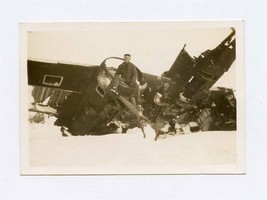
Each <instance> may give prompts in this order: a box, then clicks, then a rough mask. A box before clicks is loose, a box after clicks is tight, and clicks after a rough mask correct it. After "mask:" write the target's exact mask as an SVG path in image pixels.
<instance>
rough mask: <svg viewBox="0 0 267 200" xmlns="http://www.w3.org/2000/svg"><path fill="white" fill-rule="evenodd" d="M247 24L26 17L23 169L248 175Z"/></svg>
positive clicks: (22, 73) (22, 68) (66, 172)
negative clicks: (51, 20) (31, 19)
mask: <svg viewBox="0 0 267 200" xmlns="http://www.w3.org/2000/svg"><path fill="white" fill-rule="evenodd" d="M244 101H245V99H244V24H243V22H242V21H213V22H211V21H195V22H193V21H191V22H189V21H188V22H185V21H166V22H164V21H162V22H160V21H158V22H156V21H154V22H64V23H63V22H57V23H55V22H54V23H48V22H38V23H30V22H28V23H26V22H25V23H20V159H21V162H20V170H21V174H22V175H72V174H73V175H76V174H77V175H110V174H119V175H122V174H127V175H128V174H129V175H134V174H135V175H136V174H244V173H245V128H244V118H245V116H244V113H245V111H244V109H245V106H244V105H245V104H244Z"/></svg>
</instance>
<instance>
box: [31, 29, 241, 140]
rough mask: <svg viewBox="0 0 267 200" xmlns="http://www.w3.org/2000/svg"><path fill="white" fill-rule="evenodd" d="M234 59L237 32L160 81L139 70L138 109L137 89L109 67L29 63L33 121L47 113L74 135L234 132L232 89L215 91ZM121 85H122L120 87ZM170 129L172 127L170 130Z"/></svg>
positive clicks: (184, 55) (185, 59)
mask: <svg viewBox="0 0 267 200" xmlns="http://www.w3.org/2000/svg"><path fill="white" fill-rule="evenodd" d="M235 58H236V41H235V30H234V29H232V32H231V33H230V35H229V36H228V37H226V38H225V39H224V40H223V41H222V42H221V43H220V44H219V45H218V46H217V47H216V48H214V49H212V50H207V51H205V52H203V53H201V54H200V55H199V56H198V57H191V56H190V55H189V54H188V52H187V51H186V50H185V46H184V47H183V48H182V50H181V51H180V53H179V55H178V56H177V58H176V60H175V61H174V63H173V65H172V66H171V67H170V69H169V70H168V71H165V72H164V73H163V74H162V76H160V77H158V76H155V75H151V74H147V73H142V72H141V71H140V70H139V69H137V71H138V84H139V88H140V105H138V106H137V105H135V104H134V103H132V102H131V101H130V98H131V96H132V94H133V89H132V88H131V87H129V86H128V85H127V84H125V83H124V82H123V81H121V80H120V79H119V78H118V77H117V76H115V72H116V69H115V68H110V67H107V66H106V61H107V60H109V59H120V60H122V58H118V57H110V58H107V59H105V60H104V61H103V62H102V63H101V64H100V65H99V66H82V65H70V64H63V63H48V62H39V61H34V60H28V63H27V67H28V85H30V86H33V90H32V96H33V99H34V102H33V103H32V106H31V108H30V109H29V111H31V112H37V114H36V115H35V116H34V117H33V118H31V119H30V120H31V121H32V122H40V121H42V116H43V115H44V114H48V115H54V116H55V117H56V118H57V120H56V121H55V123H54V124H55V125H57V126H60V127H61V131H62V134H63V135H64V136H65V135H66V131H67V132H68V133H70V134H71V135H101V134H108V133H112V132H114V131H116V130H117V129H118V128H121V130H122V132H123V133H126V132H127V130H128V129H131V128H134V127H139V128H140V129H141V131H142V133H143V136H144V137H145V131H144V126H145V125H146V124H149V125H150V126H151V127H152V128H153V129H154V130H155V140H156V139H157V138H158V136H159V135H160V134H162V133H163V134H167V133H170V134H176V133H178V132H184V131H183V130H185V127H187V129H188V130H189V131H192V132H193V131H199V130H202V131H208V130H236V99H235V95H234V91H233V90H232V89H229V88H222V87H217V88H212V86H213V85H214V83H215V82H216V81H217V80H218V79H219V78H220V77H221V76H222V75H223V74H224V73H225V72H227V71H228V69H229V68H230V67H231V65H232V63H233V62H234V61H235ZM118 83H119V84H118ZM166 124H167V125H168V128H167V129H166ZM164 127H165V130H164V129H163V128H164Z"/></svg>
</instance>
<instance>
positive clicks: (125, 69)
mask: <svg viewBox="0 0 267 200" xmlns="http://www.w3.org/2000/svg"><path fill="white" fill-rule="evenodd" d="M123 60H124V62H123V63H122V64H120V65H119V66H118V70H117V71H116V74H115V75H117V76H121V80H122V81H123V82H124V83H126V84H127V85H128V86H129V87H131V88H133V89H134V94H133V96H132V97H131V102H132V103H133V104H134V105H139V101H140V88H139V84H138V83H137V79H138V73H137V69H136V68H137V67H136V66H135V65H134V64H133V63H131V62H130V61H131V55H130V54H124V59H123Z"/></svg>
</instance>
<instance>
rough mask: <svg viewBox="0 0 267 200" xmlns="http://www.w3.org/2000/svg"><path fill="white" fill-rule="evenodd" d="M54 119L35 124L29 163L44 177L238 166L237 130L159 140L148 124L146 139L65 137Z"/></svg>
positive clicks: (131, 133)
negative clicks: (155, 138) (155, 137)
mask: <svg viewBox="0 0 267 200" xmlns="http://www.w3.org/2000/svg"><path fill="white" fill-rule="evenodd" d="M54 120H55V119H54V118H53V117H50V118H48V119H46V122H45V123H44V124H34V123H32V124H30V125H29V163H30V166H31V167H32V168H33V169H35V168H36V169H38V168H42V173H43V172H44V173H61V172H64V173H74V174H79V173H88V174H95V173H96V174H144V173H148V174H150V173H152V174H155V173H164V174H168V173H179V170H178V169H179V167H185V168H186V169H189V168H187V167H190V166H203V165H209V166H210V165H212V166H220V165H229V164H235V163H236V132H235V131H231V132H218V131H217V132H197V133H190V134H185V135H179V134H176V135H174V136H171V135H168V136H167V137H166V138H164V136H160V138H159V139H158V140H157V141H154V136H155V134H154V131H153V129H152V128H150V127H149V126H147V127H146V128H145V132H146V136H147V137H146V138H143V135H142V132H141V130H140V129H138V128H134V129H131V130H128V132H127V133H126V134H122V133H120V132H118V133H114V134H108V135H102V136H69V137H63V136H62V135H61V132H60V127H57V126H54V125H53V122H54ZM44 169H47V170H44ZM63 169H64V170H63ZM78 169H82V170H78Z"/></svg>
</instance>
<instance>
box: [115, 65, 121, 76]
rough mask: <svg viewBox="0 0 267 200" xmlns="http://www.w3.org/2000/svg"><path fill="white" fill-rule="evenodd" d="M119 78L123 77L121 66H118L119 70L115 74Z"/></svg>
mask: <svg viewBox="0 0 267 200" xmlns="http://www.w3.org/2000/svg"><path fill="white" fill-rule="evenodd" d="M116 75H117V76H119V75H121V65H119V66H118V69H117V71H116V73H115V76H116Z"/></svg>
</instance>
